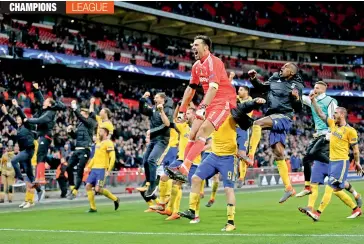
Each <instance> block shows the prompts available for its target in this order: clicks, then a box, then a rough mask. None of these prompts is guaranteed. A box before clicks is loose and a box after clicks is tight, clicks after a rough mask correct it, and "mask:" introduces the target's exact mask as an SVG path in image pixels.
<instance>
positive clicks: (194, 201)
mask: <svg viewBox="0 0 364 244" xmlns="http://www.w3.org/2000/svg"><path fill="white" fill-rule="evenodd" d="M199 198H200V194H198V193H194V192H191V193H190V209H191V210H193V211H196V206H197V203H198V200H199Z"/></svg>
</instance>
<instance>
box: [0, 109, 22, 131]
mask: <svg viewBox="0 0 364 244" xmlns="http://www.w3.org/2000/svg"><path fill="white" fill-rule="evenodd" d="M1 112H3V114H4V115H5V119H7V120H8V121H9V122H10V124H11V125H12V126H13V127H14V128H16V129H18V124H17V123H16V122H15V120H14V118H13V117H11V116H10V115H9V113H8V110H7V109H6V106H5V104H3V105H1Z"/></svg>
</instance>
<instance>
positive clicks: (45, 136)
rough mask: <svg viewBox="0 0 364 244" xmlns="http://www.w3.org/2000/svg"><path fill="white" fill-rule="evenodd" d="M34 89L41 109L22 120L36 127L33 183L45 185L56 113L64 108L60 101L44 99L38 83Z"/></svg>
mask: <svg viewBox="0 0 364 244" xmlns="http://www.w3.org/2000/svg"><path fill="white" fill-rule="evenodd" d="M33 87H34V89H35V92H34V95H35V97H36V98H37V100H38V102H39V103H40V104H42V107H41V108H40V110H39V111H38V113H37V115H34V117H33V118H29V119H27V118H24V122H28V123H29V124H35V125H37V132H38V136H39V139H38V144H39V146H38V151H37V169H36V179H35V183H38V184H45V183H46V180H45V168H46V165H45V164H46V158H47V154H48V149H49V146H50V145H51V143H52V130H53V127H54V125H55V124H56V114H57V111H60V110H64V109H65V108H66V106H65V105H64V104H63V103H61V102H60V101H55V100H53V99H52V98H50V97H48V98H47V99H44V97H43V95H42V93H41V92H40V90H39V86H38V83H34V84H33Z"/></svg>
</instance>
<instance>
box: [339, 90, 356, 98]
mask: <svg viewBox="0 0 364 244" xmlns="http://www.w3.org/2000/svg"><path fill="white" fill-rule="evenodd" d="M340 95H341V96H344V97H352V96H354V94H353V93H352V92H349V91H344V92H342V93H340Z"/></svg>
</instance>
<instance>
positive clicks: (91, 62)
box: [83, 59, 100, 68]
mask: <svg viewBox="0 0 364 244" xmlns="http://www.w3.org/2000/svg"><path fill="white" fill-rule="evenodd" d="M83 63H84V64H85V66H86V67H88V68H98V67H99V66H100V65H99V63H98V62H97V61H96V60H94V59H87V60H85V61H84V62H83Z"/></svg>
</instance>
